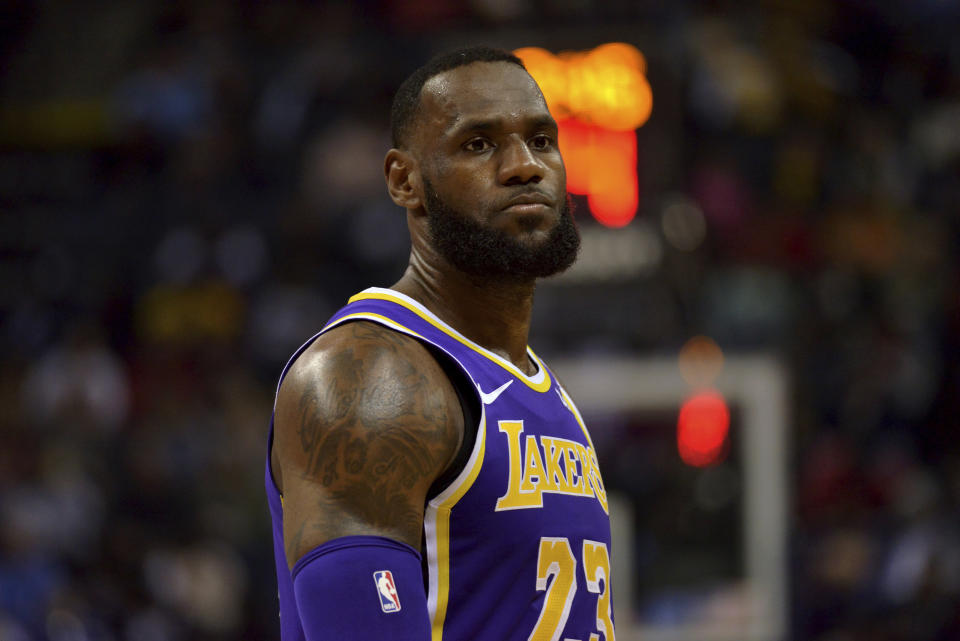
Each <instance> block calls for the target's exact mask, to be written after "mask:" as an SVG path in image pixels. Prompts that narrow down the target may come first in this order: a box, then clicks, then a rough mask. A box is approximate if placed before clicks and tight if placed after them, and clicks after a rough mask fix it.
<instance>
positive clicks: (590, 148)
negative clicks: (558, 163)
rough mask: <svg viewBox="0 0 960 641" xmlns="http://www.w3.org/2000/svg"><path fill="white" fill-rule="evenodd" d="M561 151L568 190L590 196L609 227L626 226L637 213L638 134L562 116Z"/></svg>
mask: <svg viewBox="0 0 960 641" xmlns="http://www.w3.org/2000/svg"><path fill="white" fill-rule="evenodd" d="M559 125H560V152H561V153H562V154H563V162H564V164H565V165H566V168H567V191H569V192H570V193H571V194H580V195H583V196H587V203H588V205H589V206H590V211H591V212H592V213H593V216H594V218H596V219H597V220H598V221H599V222H600V223H601V224H603V225H606V226H607V227H623V226H624V225H626V224H627V223H629V222H630V221H631V220H633V217H634V216H635V215H636V212H637V204H638V202H639V194H638V190H637V175H636V166H637V136H636V134H634V133H633V132H632V131H610V130H608V129H603V128H601V127H597V126H596V125H588V124H584V123H582V122H580V121H579V120H572V119H571V120H561V121H560V123H559Z"/></svg>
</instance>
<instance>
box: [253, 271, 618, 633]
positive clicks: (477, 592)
mask: <svg viewBox="0 0 960 641" xmlns="http://www.w3.org/2000/svg"><path fill="white" fill-rule="evenodd" d="M351 320H366V321H370V322H374V323H378V324H380V325H384V326H386V327H389V328H391V329H393V330H396V331H398V332H402V333H404V334H408V335H410V336H413V337H414V338H416V339H418V340H420V341H423V342H424V343H427V344H429V345H433V346H434V347H436V348H439V349H441V350H443V351H444V352H445V353H446V354H448V355H449V356H450V357H451V358H452V359H453V360H454V361H455V362H456V363H457V364H459V366H460V367H461V368H462V369H463V371H464V372H465V373H466V374H467V375H468V376H469V378H470V380H471V381H472V383H473V385H474V387H475V388H476V392H477V395H478V398H479V399H480V403H481V405H482V412H481V418H480V425H479V427H478V429H477V434H476V439H475V441H474V443H473V447H472V451H471V455H470V458H469V459H468V460H467V463H466V465H465V466H464V468H463V471H462V472H461V473H460V474H459V476H457V477H456V478H455V479H454V480H453V481H452V482H451V483H450V484H449V485H447V486H446V487H445V488H443V489H441V490H440V492H439V493H438V494H436V495H435V496H431V497H429V501H428V503H427V506H426V513H425V515H424V524H423V526H424V533H425V537H426V551H427V564H426V565H427V576H426V593H427V606H428V610H429V613H430V617H431V623H432V629H433V638H432V641H440V640H441V639H442V640H443V641H466V640H468V639H469V640H472V641H508V640H509V641H514V640H516V641H527V640H528V639H529V640H536V641H541V640H543V641H555V640H561V641H562V640H564V639H576V640H580V641H600V639H603V640H604V641H612V640H613V639H614V631H613V606H612V602H611V595H610V580H609V577H610V569H611V559H610V520H609V516H608V510H607V496H606V492H605V490H604V486H603V480H602V479H601V476H600V469H599V467H598V465H597V457H596V452H595V450H594V448H593V445H592V443H591V441H590V435H589V433H588V432H587V428H586V426H585V425H584V424H583V420H582V418H581V417H580V414H579V412H578V411H577V409H576V407H575V406H574V405H573V402H572V401H571V400H570V397H569V396H568V395H567V393H566V392H565V391H564V390H563V388H562V387H561V386H560V383H559V382H558V381H557V380H556V378H554V376H553V375H552V374H551V372H550V371H549V370H548V369H547V367H546V366H545V365H544V364H543V362H541V361H540V359H539V358H537V356H536V355H535V354H534V353H533V351H532V350H530V349H529V348H528V353H529V355H530V358H531V360H532V361H533V363H535V364H536V365H537V372H536V374H534V375H532V376H528V375H526V374H524V373H523V372H521V371H520V370H519V369H517V368H516V367H515V366H514V365H513V364H512V363H510V362H508V361H507V360H506V359H504V358H502V357H500V356H498V355H496V354H494V353H493V352H490V351H489V350H487V349H484V348H483V347H481V346H479V345H477V344H476V343H474V342H472V341H470V340H469V339H467V338H466V337H464V336H463V335H461V334H460V333H459V332H457V331H456V330H455V329H453V328H452V327H450V326H449V325H447V324H445V323H444V322H443V321H441V320H440V319H438V318H437V317H436V316H435V315H434V314H432V313H431V312H430V311H429V310H427V309H426V308H425V307H423V306H422V305H420V304H419V303H417V302H416V301H414V300H412V299H410V298H408V297H407V296H404V295H403V294H400V293H398V292H395V291H393V290H389V289H379V288H371V289H367V290H365V291H363V292H361V293H360V294H357V295H356V296H354V297H353V298H351V299H350V301H349V304H348V305H347V306H346V307H344V308H343V309H341V310H340V311H339V312H337V313H336V314H335V315H334V316H333V318H332V319H331V320H330V322H329V323H328V324H327V325H326V326H325V327H324V328H323V330H321V332H320V333H323V332H324V331H326V330H328V329H330V328H331V327H334V326H336V325H339V324H341V323H344V322H349V321H351ZM318 336H319V334H318ZM314 339H316V336H314V337H313V338H312V339H310V341H308V342H307V344H306V345H304V346H303V347H301V348H300V349H299V350H298V351H297V352H296V353H295V354H294V356H293V358H291V360H290V363H288V364H287V367H286V368H285V369H284V375H285V374H286V372H287V370H288V369H289V368H290V364H291V363H293V361H294V360H295V359H296V358H297V356H299V355H300V354H301V353H302V352H303V350H304V349H306V347H307V346H308V345H310V343H311V342H313V340H314ZM282 380H283V379H282V376H281V381H282ZM271 437H272V428H271ZM269 460H270V457H269V453H268V456H267V461H268V464H267V479H266V480H267V495H268V498H269V502H270V511H271V515H272V517H273V534H274V553H275V556H276V564H277V577H278V580H279V587H280V612H281V628H282V635H283V641H299V640H301V639H303V633H302V632H301V631H300V626H299V621H298V618H299V617H298V614H297V606H296V603H295V602H294V599H293V586H292V582H291V578H290V572H289V570H288V569H287V561H286V557H285V556H284V550H283V530H282V523H283V518H282V509H283V507H282V502H281V499H280V496H279V494H278V492H277V488H276V485H275V484H274V483H273V480H272V477H271V475H270V466H269Z"/></svg>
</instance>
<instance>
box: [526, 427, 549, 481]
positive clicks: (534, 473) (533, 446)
mask: <svg viewBox="0 0 960 641" xmlns="http://www.w3.org/2000/svg"><path fill="white" fill-rule="evenodd" d="M546 478H547V476H546V474H545V473H544V471H543V459H542V458H541V457H540V446H538V445H537V437H536V436H528V437H527V449H526V451H525V452H524V461H523V482H521V483H520V492H523V493H529V492H538V493H539V492H541V491H543V490H546V489H547V488H544V487H541V486H542V485H547V483H546Z"/></svg>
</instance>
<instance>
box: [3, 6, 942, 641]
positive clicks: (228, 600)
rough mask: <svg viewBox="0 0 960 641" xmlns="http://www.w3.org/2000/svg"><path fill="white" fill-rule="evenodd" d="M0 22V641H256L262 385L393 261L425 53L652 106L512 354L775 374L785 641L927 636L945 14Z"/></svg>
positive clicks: (554, 9)
mask: <svg viewBox="0 0 960 641" xmlns="http://www.w3.org/2000/svg"><path fill="white" fill-rule="evenodd" d="M0 13H2V17H3V19H2V20H0V25H2V26H0V55H2V62H0V212H2V213H0V227H2V230H3V233H2V234H0V248H2V249H0V350H2V354H3V358H2V362H0V402H2V406H3V411H2V412H0V640H2V641H47V640H49V641H193V640H218V639H240V638H244V639H275V638H277V635H278V626H277V625H276V610H277V607H276V592H275V590H276V588H275V579H274V577H273V567H272V559H271V556H270V555H271V553H272V548H271V546H270V543H269V536H270V532H269V522H268V516H267V511H266V504H265V501H264V499H263V485H262V484H263V474H262V471H263V462H264V455H265V449H264V448H265V439H266V430H267V425H268V422H269V417H270V411H271V404H272V397H273V386H274V385H275V384H276V376H277V374H278V373H279V371H280V368H281V367H282V365H283V363H284V362H285V360H286V358H287V356H288V355H289V354H290V353H291V352H292V351H293V350H294V349H295V348H296V347H297V346H298V345H299V343H300V342H301V341H302V340H303V339H305V338H306V337H308V336H310V335H311V334H312V333H313V332H314V331H315V330H316V329H317V328H318V327H319V326H320V325H321V324H322V323H323V322H324V321H325V320H326V318H327V317H328V315H329V314H330V313H332V312H333V311H334V310H335V309H337V308H338V307H339V306H340V305H341V304H342V303H343V302H344V301H345V300H346V298H347V297H348V296H349V295H351V294H352V293H354V292H356V291H358V290H360V289H362V288H364V287H367V286H370V285H377V286H388V285H389V284H391V283H392V282H393V281H394V280H395V279H396V278H397V277H398V276H399V274H400V273H401V270H402V268H403V267H404V265H405V262H406V252H407V234H406V226H405V219H404V216H403V214H402V212H401V211H400V210H398V209H397V208H396V207H395V206H393V205H392V203H390V201H389V199H388V198H387V194H386V191H385V189H384V186H383V179H382V171H381V164H382V158H383V154H384V152H385V150H386V148H387V147H388V139H389V136H388V131H387V125H388V111H389V101H390V98H391V96H392V92H393V91H394V89H395V87H396V86H397V85H398V84H399V82H400V81H401V80H402V79H403V77H405V75H406V74H407V73H409V71H411V70H412V69H413V68H414V67H416V66H417V65H419V64H421V63H422V62H423V61H424V60H425V59H426V58H427V57H429V55H430V54H432V53H434V52H436V51H438V50H443V49H449V48H452V47H455V46H460V45H465V44H479V43H486V44H492V45H494V46H502V47H505V48H515V47H519V46H529V45H535V46H542V47H546V48H548V49H551V50H553V51H559V50H564V49H587V48H590V47H593V46H596V45H597V44H601V43H603V42H609V41H624V42H630V43H631V44H634V45H635V46H637V47H638V48H640V49H641V50H642V51H643V52H644V55H645V56H646V57H647V63H648V76H649V79H650V83H651V86H652V87H653V93H654V111H653V116H652V118H651V119H650V121H649V122H648V123H647V124H646V125H645V126H644V127H643V128H642V129H640V130H639V131H638V140H639V162H638V178H639V181H640V199H641V203H640V210H639V212H638V216H637V218H636V220H635V221H634V222H633V223H631V225H630V227H628V228H627V229H624V230H607V229H604V228H601V227H600V226H599V225H597V224H596V223H595V222H594V221H592V220H591V219H590V215H589V211H588V209H587V207H586V204H585V203H584V202H581V203H578V204H579V205H580V206H579V207H578V212H577V217H578V221H579V223H580V226H581V229H582V230H583V231H584V234H585V236H586V237H587V238H588V240H589V239H594V240H595V241H596V242H598V243H604V242H615V241H613V240H611V239H613V238H614V237H616V235H617V234H621V236H619V238H631V239H635V240H636V242H635V243H634V244H633V245H631V246H629V247H628V248H627V251H626V256H625V257H624V265H630V266H631V268H629V269H626V268H625V269H620V270H617V269H613V270H610V269H607V270H604V269H600V268H595V269H593V271H590V268H589V266H588V267H585V268H583V269H585V270H586V271H583V272H582V273H581V275H580V276H578V277H571V278H566V279H565V278H560V279H557V280H556V281H554V282H548V283H545V284H544V285H543V286H542V287H541V289H540V290H538V296H539V299H538V305H537V307H536V311H535V318H534V329H533V332H532V344H533V346H534V347H535V348H537V349H538V352H540V353H542V354H544V355H546V356H547V357H549V356H551V355H564V356H570V355H577V354H586V353H591V354H596V353H611V354H619V353H624V352H628V353H632V354H654V353H656V354H674V353H676V351H677V350H678V349H679V348H680V346H681V345H683V343H684V342H685V341H686V340H687V339H688V338H689V337H691V336H694V335H698V334H703V335H707V336H710V337H711V338H712V339H714V340H715V341H716V342H717V343H718V344H719V345H720V346H721V347H722V348H723V349H724V350H725V351H727V352H729V353H736V352H758V351H762V352H770V353H774V354H776V355H777V356H778V357H780V358H781V359H782V360H783V362H784V363H786V364H787V366H788V370H789V372H790V375H791V410H790V411H791V430H792V431H791V434H790V437H789V442H790V446H791V451H790V457H789V459H790V464H791V469H790V472H789V474H790V476H789V478H790V491H791V495H790V500H791V505H790V509H789V514H790V520H791V522H790V531H791V540H790V541H789V546H790V552H791V567H790V583H791V586H790V587H791V595H792V596H791V603H790V612H791V621H790V638H791V639H795V640H796V641H801V640H811V641H861V640H866V639H869V640H870V641H888V640H889V641H900V640H903V641H951V640H952V641H956V640H957V639H960V439H958V438H957V436H956V435H957V428H958V427H960V278H958V277H960V270H958V266H960V264H958V248H960V242H958V241H960V39H958V38H956V34H957V33H960V5H957V3H954V2H942V1H938V0H917V1H915V2H909V3H898V2H892V1H891V2H866V1H864V0H837V1H836V2H827V1H826V0H813V1H810V2H797V3H792V2H773V1H766V2H764V1H760V0H755V1H752V2H747V3H740V2H724V1H719V0H714V1H712V2H703V3H697V2H692V1H683V2H672V3H659V2H652V1H643V0H638V1H629V2H628V1H626V0H616V1H611V2H600V1H598V0H563V1H558V2H541V1H539V0H471V1H470V2H456V1H454V0H421V1H420V2H415V3H404V2H395V1H392V0H361V1H358V2H345V1H341V2H327V3H316V4H314V3H296V2H278V3H256V2H229V1H226V0H220V1H213V0H211V1H205V2H196V3H194V2H174V3H167V2H157V1H152V2H138V3H112V2H92V3H67V2H46V3H34V2H29V1H23V0H21V1H14V2H11V3H4V8H2V9H0ZM625 234H632V235H625ZM589 249H590V248H589V247H588V246H585V248H584V252H585V258H586V259H587V261H588V262H589V261H590V260H592V259H591V257H590V255H589ZM596 254H597V252H594V254H593V257H594V258H596ZM594 267H596V266H594ZM574 392H575V390H574ZM601 464H603V462H602V461H601Z"/></svg>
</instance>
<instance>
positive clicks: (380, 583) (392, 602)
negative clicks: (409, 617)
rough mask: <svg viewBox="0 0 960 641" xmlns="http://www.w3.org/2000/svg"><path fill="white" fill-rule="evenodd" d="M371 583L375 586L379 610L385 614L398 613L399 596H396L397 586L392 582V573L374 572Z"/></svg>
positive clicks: (386, 571) (384, 571) (388, 571)
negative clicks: (378, 597)
mask: <svg viewBox="0 0 960 641" xmlns="http://www.w3.org/2000/svg"><path fill="white" fill-rule="evenodd" d="M373 581H374V583H376V584H377V594H378V595H379V596H380V609H381V610H383V611H384V612H387V613H390V612H399V611H400V596H399V595H398V594H397V584H396V583H394V582H393V573H392V572H390V570H380V571H379V572H374V573H373Z"/></svg>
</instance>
